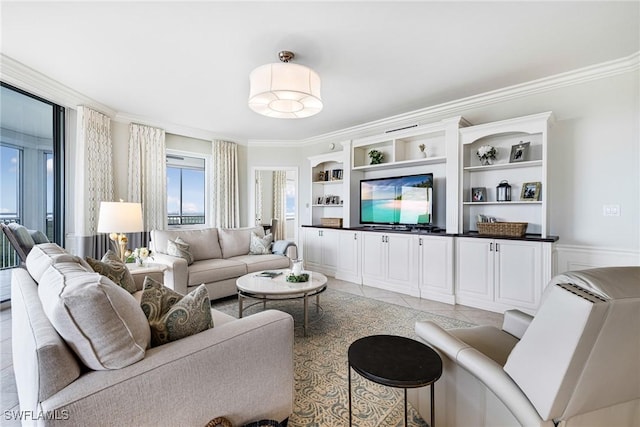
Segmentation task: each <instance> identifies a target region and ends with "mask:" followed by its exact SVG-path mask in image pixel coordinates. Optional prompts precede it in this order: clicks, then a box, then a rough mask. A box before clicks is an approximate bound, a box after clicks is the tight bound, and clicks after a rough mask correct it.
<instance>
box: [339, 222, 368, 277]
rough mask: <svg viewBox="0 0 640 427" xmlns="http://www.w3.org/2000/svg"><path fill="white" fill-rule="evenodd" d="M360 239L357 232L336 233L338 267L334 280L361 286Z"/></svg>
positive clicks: (359, 234)
mask: <svg viewBox="0 0 640 427" xmlns="http://www.w3.org/2000/svg"><path fill="white" fill-rule="evenodd" d="M360 239H361V233H360V232H358V231H346V230H345V231H338V267H337V269H336V278H337V279H341V280H347V281H349V282H354V283H358V284H361V283H362V277H361V275H360Z"/></svg>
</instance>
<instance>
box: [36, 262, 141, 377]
mask: <svg viewBox="0 0 640 427" xmlns="http://www.w3.org/2000/svg"><path fill="white" fill-rule="evenodd" d="M38 296H39V297H40V302H41V303H42V308H43V310H44V312H45V315H46V316H47V318H48V319H49V321H50V322H51V324H52V325H53V327H54V328H55V329H56V331H57V332H58V334H60V336H61V337H62V338H63V339H64V340H65V342H66V343H67V344H68V345H69V347H71V349H72V350H73V351H74V352H75V353H76V354H77V356H78V357H79V358H80V360H81V361H82V363H84V364H85V365H86V366H87V367H89V368H90V369H94V370H106V369H120V368H124V367H125V366H129V365H131V364H133V363H135V362H137V361H139V360H142V359H143V358H144V355H145V351H146V349H147V347H148V346H149V341H150V331H149V323H148V322H147V319H146V318H145V316H144V313H143V312H142V310H140V305H139V304H138V302H137V301H136V299H135V298H134V297H133V296H132V295H131V294H129V293H128V292H127V291H125V290H124V289H122V288H121V287H120V286H118V285H116V284H115V283H113V282H112V281H111V280H110V279H108V278H106V277H105V276H101V275H100V274H97V273H93V272H89V271H87V270H85V269H84V267H82V266H81V265H80V264H78V263H76V262H58V263H55V264H53V265H51V266H50V267H49V268H48V269H47V271H46V272H45V273H44V274H43V275H42V278H41V280H40V284H39V286H38ZM51 369H54V370H55V369H59V368H58V367H52V368H51Z"/></svg>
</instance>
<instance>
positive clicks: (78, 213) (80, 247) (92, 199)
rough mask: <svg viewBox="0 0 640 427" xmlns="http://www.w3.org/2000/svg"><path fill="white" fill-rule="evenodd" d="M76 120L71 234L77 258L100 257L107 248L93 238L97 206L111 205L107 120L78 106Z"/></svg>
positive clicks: (102, 239) (98, 237)
mask: <svg viewBox="0 0 640 427" xmlns="http://www.w3.org/2000/svg"><path fill="white" fill-rule="evenodd" d="M77 113H78V120H77V128H76V131H77V150H76V168H77V169H76V182H75V187H76V188H75V196H74V197H75V209H74V213H75V219H74V221H75V234H76V236H77V241H76V253H77V255H79V256H90V257H94V258H97V257H100V256H102V254H103V253H104V252H106V250H107V249H108V248H109V238H108V236H107V235H106V234H100V235H97V232H96V230H97V227H98V216H99V213H100V202H102V201H109V202H111V201H113V196H114V193H113V187H114V185H113V163H112V161H113V160H112V159H113V146H112V142H111V119H110V118H109V117H107V116H105V115H104V114H102V113H99V112H97V111H94V110H92V109H90V108H88V107H84V106H79V107H78V110H77Z"/></svg>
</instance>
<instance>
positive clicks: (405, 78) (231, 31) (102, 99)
mask: <svg viewBox="0 0 640 427" xmlns="http://www.w3.org/2000/svg"><path fill="white" fill-rule="evenodd" d="M639 6H640V2H638V1H627V2H612V1H603V2H597V1H586V2H585V1H581V2H562V1H551V2H505V1H500V2H478V1H466V2H456V1H443V2H432V1H412V2H382V1H375V2H363V1H360V2H356V1H347V2H336V1H320V2H310V1H297V2H292V1H285V2H271V1H258V2H248V1H235V2H230V1H196V2H177V1H174V2H170V1H164V2H150V1H143V2H56V1H45V2H30V1H20V2H17V1H9V2H7V1H2V3H1V10H0V12H1V27H2V30H1V35H2V53H3V54H4V55H7V56H8V57H10V58H12V59H14V60H16V61H18V62H20V63H22V64H24V65H26V66H28V67H30V68H32V69H34V70H36V71H38V72H41V73H43V74H45V75H46V76H48V77H50V78H52V79H54V80H56V81H58V82H60V83H62V84H63V85H66V86H68V87H70V88H72V89H74V90H75V91H78V92H80V93H81V94H83V95H85V96H87V97H89V98H91V99H93V100H95V101H97V102H99V103H101V104H103V105H106V106H108V107H109V108H111V109H112V110H114V111H116V112H117V114H118V115H120V116H123V117H128V116H130V117H137V118H139V119H140V120H142V121H144V120H149V121H150V122H153V123H165V124H167V126H168V125H177V126H181V127H184V128H187V129H194V130H200V131H206V132H208V133H210V134H211V135H214V136H215V137H217V138H225V139H230V140H233V141H237V142H244V141H247V140H281V141H288V140H299V139H307V138H311V137H314V136H318V135H322V134H325V133H329V132H333V131H337V130H340V129H345V128H348V127H351V126H355V125H359V124H363V123H366V122H370V121H374V120H378V119H382V118H385V117H389V116H393V115H397V114H402V113H406V112H409V111H413V110H417V109H421V108H426V107H429V106H432V105H436V104H440V103H443V102H447V101H452V100H455V99H460V98H463V97H467V96H472V95H476V94H479V93H483V92H487V91H490V90H494V89H499V88H503V87H506V86H510V85H514V84H518V83H523V82H527V81H531V80H534V79H538V78H542V77H546V76H550V75H553V74H557V73H562V72H565V71H570V70H574V69H577V68H581V67H585V66H589V65H593V64H597V63H601V62H605V61H608V60H612V59H618V58H621V57H625V56H628V55H631V54H634V53H635V52H637V51H638V50H640V30H639V28H640V7H639ZM280 50H291V51H293V52H294V53H295V54H296V58H295V60H294V62H296V63H300V64H304V65H307V66H309V67H311V68H312V69H314V70H315V71H316V72H318V74H319V75H320V77H321V79H322V98H323V102H324V109H323V111H322V112H321V113H319V114H318V115H316V116H313V117H310V118H305V119H288V120H285V119H273V118H267V117H263V116H260V115H258V114H256V113H254V112H253V111H251V110H250V109H249V108H248V106H247V97H248V92H249V87H248V85H249V81H248V76H249V73H250V72H251V70H253V69H254V68H255V67H257V66H259V65H262V64H265V63H269V62H277V53H278V51H280ZM5 125H7V126H10V124H3V126H5Z"/></svg>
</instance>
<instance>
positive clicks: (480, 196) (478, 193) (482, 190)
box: [471, 187, 487, 202]
mask: <svg viewBox="0 0 640 427" xmlns="http://www.w3.org/2000/svg"><path fill="white" fill-rule="evenodd" d="M471 201H472V202H486V201H487V189H486V187H473V188H472V189H471Z"/></svg>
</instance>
